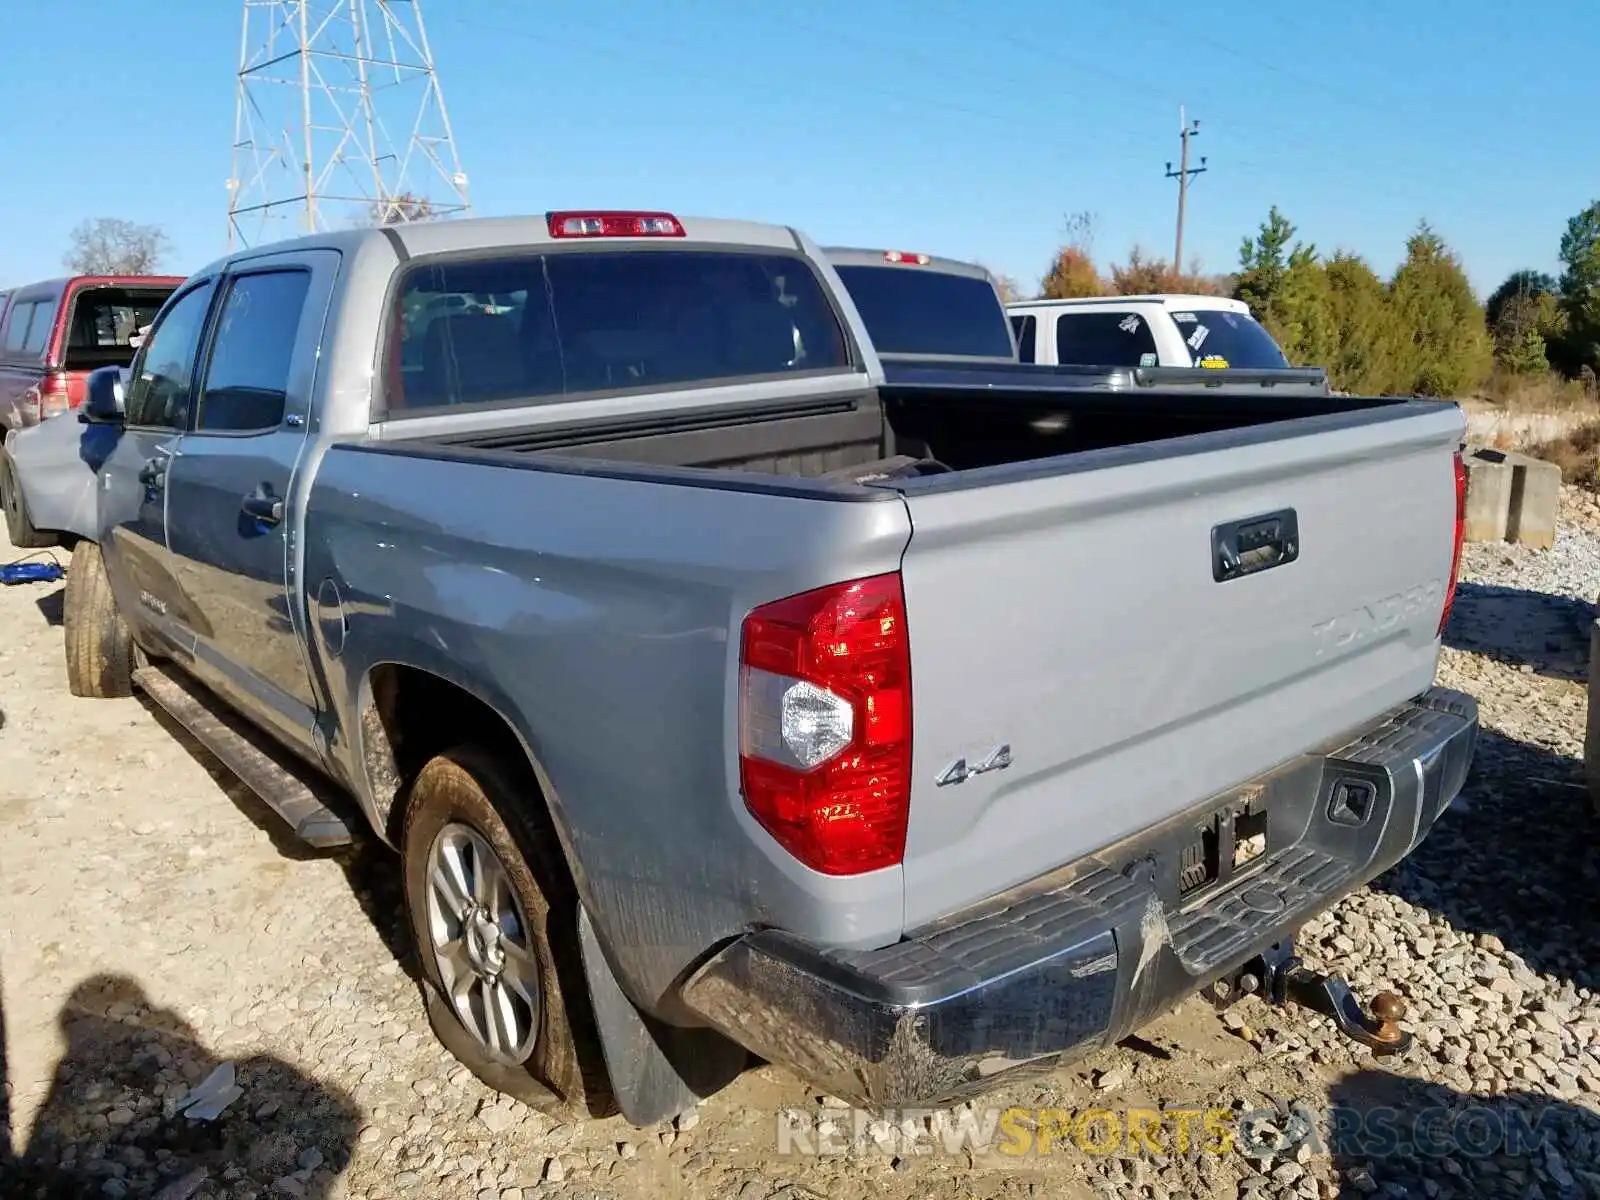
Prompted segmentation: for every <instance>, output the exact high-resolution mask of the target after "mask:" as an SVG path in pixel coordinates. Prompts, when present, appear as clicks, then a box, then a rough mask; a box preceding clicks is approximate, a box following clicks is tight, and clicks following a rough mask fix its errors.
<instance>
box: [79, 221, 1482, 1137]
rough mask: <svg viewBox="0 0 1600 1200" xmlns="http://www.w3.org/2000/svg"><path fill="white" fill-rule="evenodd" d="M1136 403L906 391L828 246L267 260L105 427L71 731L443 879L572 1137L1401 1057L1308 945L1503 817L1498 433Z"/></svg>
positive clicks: (927, 386) (458, 1035) (464, 1004)
mask: <svg viewBox="0 0 1600 1200" xmlns="http://www.w3.org/2000/svg"><path fill="white" fill-rule="evenodd" d="M1095 378H1096V376H1095V374H1094V372H1092V371H1084V370H1079V371H1076V372H1075V371H1073V370H1071V369H1068V368H1057V369H1051V368H1036V367H1028V366H1023V365H1021V364H1014V363H991V364H978V365H971V364H969V365H966V366H960V365H952V364H949V363H940V362H934V363H930V364H917V363H914V362H899V363H884V362H882V361H880V360H879V358H878V356H877V354H876V353H875V352H874V349H873V346H872V344H871V341H870V340H869V339H868V337H867V335H866V333H865V330H864V326H863V324H862V322H861V319H860V316H859V314H858V312H857V310H856V309H855V307H854V305H853V304H852V302H851V300H850V298H849V293H848V292H847V290H846V289H845V288H844V287H843V286H842V285H841V282H840V279H839V277H838V275H837V274H836V272H835V271H834V269H833V268H832V266H830V264H829V262H828V260H827V257H826V256H825V255H824V254H823V253H822V252H821V250H820V249H819V248H818V247H817V246H816V245H814V244H813V243H812V242H811V241H810V240H808V239H807V238H806V237H804V236H803V235H801V234H798V233H796V232H795V231H794V230H792V229H788V228H782V227H770V226H764V225H755V224H743V223H735V222H726V221H709V220H704V221H702V220H690V219H684V220H679V219H677V218H676V217H673V216H671V215H668V214H663V213H609V212H608V213H582V212H579V213H570V212H558V213H551V214H548V215H547V216H546V217H543V218H538V219H483V220H463V221H454V222H439V223H433V224H419V225H411V226H406V227H403V228H398V229H396V228H390V229H374V230H351V231H344V232H336V233H329V234H326V235H321V236H317V237H312V238H307V239H304V240H300V241H294V242H288V243H283V244H279V245H275V246H270V247H265V248H261V249H255V250H249V251H243V252H240V253H237V254H235V255H233V256H232V257H230V258H227V259H224V260H222V261H220V262H217V263H215V264H213V265H211V266H209V267H207V268H206V269H204V270H203V271H201V272H199V273H198V274H196V275H195V276H193V277H192V278H191V279H189V280H188V281H187V282H186V283H185V284H184V285H183V287H182V288H181V289H180V290H179V291H178V292H177V293H176V294H175V295H174V297H173V299H172V300H171V301H170V303H169V304H168V305H167V306H166V307H165V308H164V309H163V311H162V312H161V314H160V317H159V319H158V320H157V321H156V323H155V326H154V328H153V331H152V333H151V335H150V337H149V339H148V340H147V342H146V344H145V346H144V347H143V349H142V350H141V352H140V355H139V358H138V360H137V361H136V362H135V363H134V365H133V367H132V371H131V374H130V377H129V384H128V391H127V394H126V397H125V398H124V397H123V396H122V394H121V393H120V391H119V390H118V387H117V384H116V380H115V378H114V377H113V376H112V375H111V374H109V373H108V374H105V375H101V376H97V377H96V379H95V381H94V383H93V385H92V387H91V394H90V397H89V399H88V401H87V416H86V419H88V420H90V421H103V422H107V423H111V424H113V425H116V426H117V427H118V429H119V436H118V439H117V444H116V446H115V448H114V449H113V450H112V451H111V453H110V455H109V458H108V459H107V460H106V462H105V463H104V465H103V467H102V468H101V470H100V472H99V476H98V479H99V484H98V502H97V508H98V521H99V531H98V538H97V539H96V540H88V539H85V540H83V541H81V542H79V543H78V544H77V546H76V548H75V551H74V557H73V562H72V566H71V571H70V575H69V580H68V589H67V599H66V641H67V653H68V663H67V666H68V671H69V674H70V676H71V680H72V685H73V688H74V690H75V691H77V692H78V693H80V694H84V695H100V696H113V695H125V694H128V693H129V692H130V691H131V690H133V689H135V688H139V689H142V690H143V691H145V692H146V693H147V694H148V695H149V697H150V698H151V699H152V700H153V701H155V702H157V703H159V704H160V705H161V706H163V707H164V708H166V709H167V710H168V711H170V712H171V713H172V714H173V715H174V716H175V717H176V718H177V719H178V720H179V721H180V722H181V723H182V724H184V725H185V726H187V727H188V728H189V729H191V730H193V731H194V733H195V734H196V736H197V737H199V738H200V739H201V740H202V741H203V742H204V743H205V744H206V745H207V746H209V747H210V748H211V749H212V750H213V751H214V752H215V753H216V754H217V755H218V756H219V757H220V758H221V759H222V760H223V761H224V762H225V763H227V764H228V765H229V766H230V767H232V768H233V769H234V770H235V771H236V772H238V774H239V775H240V776H241V778H242V779H243V780H244V781H245V782H246V783H248V784H249V785H250V786H251V787H253V788H254V789H255V790H256V791H258V792H259V793H260V794H261V795H262V797H263V798H264V799H265V800H266V801H267V802H268V803H269V804H270V805H272V806H273V807H274V808H275V809H276V810H277V811H278V812H279V813H281V814H282V815H283V816H284V817H285V818H286V819H287V820H288V821H289V822H290V824H291V825H292V826H293V828H294V829H295V830H296V831H297V832H298V833H299V834H300V836H301V837H302V838H304V839H306V840H307V841H308V842H311V843H312V844H314V845H338V844H341V843H343V842H347V841H349V840H350V839H351V838H352V837H353V836H355V830H356V829H357V828H358V827H362V826H364V827H367V828H368V829H370V831H371V832H372V833H373V834H375V835H376V837H377V838H379V839H382V840H383V841H384V842H386V843H388V844H390V845H392V846H393V847H394V848H395V849H396V850H397V851H398V853H399V856H400V859H401V864H400V865H401V870H402V872H403V877H404V892H405V896H406V901H407V905H408V909H409V914H410V923H411V926H412V929H413V931H414V934H415V939H416V947H417V954H418V957H419V960H420V964H421V970H422V972H423V973H424V974H425V976H426V986H425V988H424V993H425V998H426V1001H427V1004H428V1008H429V1012H430V1015H431V1018H432V1022H433V1025H434V1028H435V1030H436V1031H437V1033H438V1035H439V1037H440V1038H441V1040H442V1041H443V1042H444V1043H445V1044H446V1045H447V1046H448V1047H449V1049H450V1050H451V1051H452V1052H453V1053H454V1054H455V1055H456V1056H457V1057H459V1058H460V1059H461V1060H462V1061H463V1062H464V1063H466V1064H467V1065H468V1066H470V1067H471V1068H472V1069H473V1070H474V1071H475V1072H477V1074H478V1075H479V1076H480V1077H481V1078H483V1079H484V1080H486V1081H487V1082H488V1083H490V1084H491V1085H492V1086H494V1087H497V1088H500V1089H501V1090H503V1091H506V1092H508V1093H512V1094H515V1095H517V1096H520V1097H522V1098H524V1099H527V1100H530V1101H532V1102H543V1103H562V1102H564V1103H571V1104H577V1105H588V1106H589V1107H590V1108H591V1109H602V1110H604V1109H607V1108H608V1107H609V1106H611V1105H612V1104H613V1103H614V1104H615V1105H616V1106H617V1107H620V1109H621V1111H622V1112H623V1113H624V1115H626V1116H627V1117H628V1118H629V1119H630V1120H633V1121H635V1122H639V1123H644V1122H649V1121H652V1120H656V1119H659V1118H660V1117H662V1116H663V1115H669V1114H671V1113H673V1112H676V1111H679V1110H681V1109H682V1108H683V1107H684V1106H686V1105H687V1104H689V1103H692V1102H693V1101H694V1099H695V1097H697V1096H704V1095H706V1094H709V1092H710V1091H712V1090H714V1089H715V1088H717V1087H719V1086H721V1085H723V1084H725V1083H726V1082H727V1081H728V1080H729V1079H731V1078H732V1077H733V1076H734V1075H735V1074H737V1072H738V1071H739V1070H740V1069H742V1067H743V1066H744V1065H745V1064H746V1063H747V1061H748V1055H749V1053H753V1054H755V1055H757V1056H760V1057H762V1058H765V1059H767V1060H770V1061H774V1062H777V1063H781V1064H787V1065H788V1066H789V1067H791V1068H792V1069H794V1070H795V1071H796V1072H798V1073H799V1074H800V1075H802V1076H804V1077H806V1078H808V1079H809V1080H811V1081H813V1082H814V1083H815V1084H817V1085H819V1086H821V1087H823V1088H826V1089H827V1090H829V1091H830V1092H832V1093H834V1094H836V1095H838V1096H840V1097H843V1098H846V1099H849V1100H852V1101H855V1102H857V1103H860V1104H862V1105H864V1106H869V1107H873V1108H875V1109H879V1110H881V1109H884V1108H889V1107H900V1106H906V1105H912V1104H927V1105H931V1104H941V1103H946V1102H950V1101H953V1100H956V1099H959V1098H962V1097H964V1096H967V1095H969V1094H972V1093H974V1092H976V1091H981V1090H983V1089H986V1088H990V1087H993V1086H995V1085H996V1084H997V1083H999V1082H1001V1081H1003V1080H1005V1079H1007V1078H1009V1077H1010V1074H1011V1073H1012V1072H1014V1071H1030V1070H1038V1069H1041V1068H1045V1067H1048V1066H1050V1065H1051V1064H1053V1063H1056V1062H1058V1061H1062V1060H1063V1059H1065V1058H1070V1057H1072V1056H1077V1055H1081V1054H1084V1053H1086V1052H1088V1051H1091V1050H1093V1049H1094V1048H1096V1047H1101V1046H1106V1045H1109V1044H1110V1043H1112V1042H1115V1041H1116V1040H1118V1039H1120V1038H1122V1037H1124V1036H1126V1035H1127V1034H1128V1033H1130V1032H1131V1031H1132V1030H1134V1029H1136V1028H1138V1027H1139V1026H1140V1025H1141V1024H1142V1023H1144V1022H1146V1021H1148V1020H1149V1019H1151V1018H1152V1017H1154V1016H1155V1015H1157V1014H1159V1013H1160V1012H1162V1011H1164V1010H1165V1009H1167V1008H1168V1007H1170V1006H1172V1005H1173V1004H1175V1003H1176V1002H1177V1001H1179V1000H1180V999H1182V998H1183V997H1185V996H1186V995H1189V994H1192V993H1194V992H1196V991H1198V990H1201V989H1203V988H1208V989H1210V991H1211V994H1212V995H1213V996H1214V997H1215V996H1220V995H1223V994H1224V993H1230V994H1232V995H1241V994H1248V993H1250V992H1251V991H1255V992H1257V994H1259V995H1260V996H1262V997H1265V998H1267V999H1276V1000H1283V999H1285V998H1287V999H1291V1000H1292V999H1301V1000H1304V1001H1305V1002H1307V1003H1312V1004H1313V1005H1314V1006H1316V1007H1319V1008H1321V1009H1322V1011H1325V1012H1327V1013H1328V1014H1329V1015H1330V1016H1331V1017H1332V1018H1333V1019H1334V1020H1336V1021H1338V1022H1339V1023H1340V1025H1341V1027H1344V1028H1346V1029H1347V1031H1349V1032H1352V1034H1353V1035H1354V1036H1357V1037H1362V1038H1365V1039H1367V1040H1368V1041H1369V1044H1372V1045H1374V1046H1375V1047H1393V1046H1396V1045H1399V1044H1402V1042H1403V1039H1404V1037H1405V1035H1404V1034H1403V1031H1400V1030H1398V1027H1397V1025H1396V1023H1395V1018H1396V1017H1397V1016H1398V1013H1397V1012H1396V1011H1395V1010H1394V1008H1393V1006H1392V1005H1391V1006H1389V1007H1388V1009H1387V1010H1382V1011H1380V1009H1382V1006H1379V1005H1378V1004H1377V1003H1376V1002H1374V1003H1373V1005H1372V1006H1371V1007H1372V1009H1373V1012H1374V1013H1376V1016H1374V1015H1372V1014H1371V1013H1368V1012H1367V1011H1366V1009H1364V1008H1363V1007H1362V1005H1361V1004H1360V1003H1359V1002H1357V1001H1355V1000H1354V998H1353V997H1351V996H1349V994H1348V990H1347V989H1343V988H1342V985H1340V984H1339V981H1338V980H1337V979H1331V978H1329V977H1325V976H1317V975H1316V974H1315V973H1314V972H1310V971H1308V970H1307V969H1306V968H1305V967H1303V966H1302V965H1300V964H1298V962H1297V961H1296V960H1295V958H1294V956H1293V954H1292V940H1291V939H1292V934H1293V932H1294V930H1295V929H1296V928H1297V927H1298V926H1299V925H1300V924H1301V923H1302V922H1304V921H1305V920H1306V919H1307V918H1308V917H1309V916H1311V915H1312V914H1314V913H1315V912H1317V911H1318V910H1319V909H1321V908H1323V907H1325V906H1326V905H1327V904H1329V903H1330V902H1331V901H1333V900H1334V899H1335V898H1336V897H1338V896H1339V895H1341V894H1342V893H1344V892H1346V891H1348V890H1350V889H1352V888H1355V887H1357V886H1359V885H1360V884H1362V883H1363V882H1365V881H1366V880H1368V879H1370V878H1371V877H1372V876H1374V875H1375V874H1377V873H1378V872H1380V871H1382V870H1384V869H1386V868H1388V867H1390V866H1391V865H1393V864H1394V863H1395V862H1397V861H1398V860H1399V859H1400V858H1402V857H1403V856H1404V855H1405V854H1406V853H1407V852H1408V851H1409V850H1410V849H1411V848H1412V847H1413V846H1415V845H1416V844H1417V843H1418V841H1419V840H1420V839H1422V838H1423V837H1424V836H1425V835H1426V834H1427V833H1428V831H1429V828H1430V827H1431V826H1432V824H1433V822H1434V820H1435V818H1436V817H1438V815H1439V813H1440V812H1441V811H1442V809H1443V808H1444V807H1445V806H1446V805H1447V804H1449V803H1450V801H1451V800H1452V798H1453V797H1454V796H1455V794H1456V792H1457V790H1458V789H1459V787H1460V786H1461V784H1462V781H1463V778H1464V776H1465V774H1466V772H1467V769H1468V764H1469V760H1470V758H1471V755H1472V748H1473V743H1474V737H1475V733H1476V729H1477V716H1476V707H1475V705H1474V703H1473V701H1472V700H1471V699H1470V698H1468V697H1465V696H1462V695H1459V694H1456V693H1453V692H1448V691H1443V690H1439V689H1436V688H1435V687H1434V675H1435V666H1436V661H1437V656H1438V653H1439V644H1440V642H1439V634H1440V629H1441V626H1442V622H1443V621H1444V619H1445V616H1446V614H1447V613H1448V611H1449V608H1450V604H1451V600H1452V597H1453V595H1454V590H1455V583H1454V581H1455V571H1456V560H1457V555H1458V554H1459V546H1460V539H1461V525H1460V512H1461V509H1460V505H1461V497H1462V473H1461V470H1460V465H1459V461H1458V460H1457V456H1456V453H1455V452H1456V450H1457V448H1458V445H1459V443H1460V440H1461V437H1462V431H1463V418H1462V415H1461V413H1460V411H1459V409H1458V408H1457V407H1456V406H1454V405H1452V404H1443V403H1432V402H1421V401H1413V400H1404V399H1356V398H1348V397H1334V396H1328V395H1323V394H1301V395H1283V394H1273V393H1272V392H1271V391H1270V389H1261V388H1252V387H1239V388H1221V389H1218V388H1205V389H1198V390H1194V391H1188V392H1184V393H1182V394H1181V395H1180V396H1178V397H1177V398H1176V399H1175V398H1174V397H1173V396H1169V395H1167V394H1165V393H1163V392H1161V391H1160V390H1159V389H1149V388H1143V389H1141V388H1134V389H1131V390H1116V389H1109V390H1108V389H1106V388H1103V387H1100V386H1098V385H1097V384H1096V383H1095V382H1094V380H1095ZM747 1052H748V1053H747Z"/></svg>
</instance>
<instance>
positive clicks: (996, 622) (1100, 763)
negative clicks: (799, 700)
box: [901, 404, 1463, 927]
mask: <svg viewBox="0 0 1600 1200" xmlns="http://www.w3.org/2000/svg"><path fill="white" fill-rule="evenodd" d="M1462 430H1463V419H1462V417H1461V414H1460V412H1459V410H1457V409H1455V408H1454V407H1452V406H1442V405H1416V404H1398V405H1397V406H1396V407H1395V408H1392V409H1379V410H1373V411H1369V412H1367V413H1365V414H1350V415H1346V416H1341V417H1332V418H1328V417H1318V418H1310V419H1305V420H1298V421H1291V422H1283V423H1279V424H1275V425H1268V426H1258V427H1256V428H1254V429H1247V430H1240V431H1234V432H1230V433H1222V434H1214V435H1211V434H1208V435H1203V436H1201V437H1195V438H1185V439H1178V440H1173V441H1167V442H1162V443H1152V444H1147V445H1143V446H1136V447H1129V448H1126V449H1119V450H1111V451H1103V452H1095V453H1090V454H1084V455H1079V456H1075V457H1064V458H1059V459H1051V460H1044V461H1036V462H1033V463H1022V464H1017V465H1015V466H1012V467H1000V468H993V469H990V470H983V471H974V472H966V473H961V474H958V475H950V476H943V477H940V476H934V477H931V478H929V479H926V480H919V481H915V482H912V483H909V484H906V485H904V486H903V487H902V488H901V491H902V493H903V494H904V496H905V498H906V503H907V506H908V508H909V510H910V513H911V520H912V526H913V533H912V538H911V542H910V544H909V546H908V548H907V550H906V553H905V557H904V562H903V565H902V573H903V579H904V586H905V596H906V605H907V628H908V630H909V632H910V642H911V680H912V689H913V730H914V733H913V785H912V797H911V814H910V826H909V830H908V835H907V845H906V855H905V886H906V913H905V923H906V925H907V927H915V926H917V925H918V924H921V923H924V922H926V921H928V920H931V919H933V918H936V917H938V916H941V915H944V914H947V913H950V912H952V911H954V910H957V909H959V908H961V907H963V906H964V905H966V904H969V903H971V902H974V901H976V900H979V899H982V898H984V897H987V896H990V895H993V894H994V893H996V892H998V891H1000V890H1002V889H1004V888H1007V887H1010V886H1012V885H1014V884H1017V883H1020V882H1022V881H1024V880H1027V879H1029V878H1032V877H1034V876H1036V875H1039V874H1041V873H1043V872H1045V871H1048V870H1050V869H1052V868H1055V867H1058V866H1061V865H1063V864H1066V863H1069V862H1072V861H1074V860H1076V859H1078V858H1080V857H1082V856H1084V855H1086V854H1089V853H1091V852H1093V851H1095V850H1097V849H1100V848H1102V847H1104V846H1107V845H1109V844H1110V843H1112V842H1115V841H1117V840H1120V839H1122V838H1124V837H1127V836H1129V835H1131V834H1133V833H1136V832H1138V831H1140V830H1142V829H1145V828H1147V827H1149V826H1151V825H1153V824H1155V823H1157V822H1159V821H1161V820H1162V819H1164V818H1166V817H1169V816H1172V815H1173V814H1175V813H1178V812H1180V811H1182V810H1184V809H1187V808H1190V807H1193V806H1195V805H1198V804H1201V803H1202V802H1203V801H1204V800H1205V799H1206V798H1207V797H1210V796H1213V795H1216V794H1218V793H1220V792H1223V791H1225V790H1227V789H1229V788H1231V787H1235V786H1237V785H1238V784H1241V783H1244V782H1246V781H1248V780H1250V779H1251V778H1253V777H1255V776H1256V775H1259V774H1261V773H1263V772H1265V771H1267V770H1270V769H1271V768H1273V767H1274V766H1277V765H1278V764H1280V763H1282V762H1285V761H1287V760H1289V759H1292V758H1294V757H1295V756H1297V755H1299V754H1301V753H1303V752H1305V751H1307V750H1310V749H1312V748H1314V747H1317V746H1319V745H1321V744H1323V743H1326V742H1327V741H1329V740H1330V739H1332V738H1336V737H1338V736H1339V735H1341V734H1342V733H1345V732H1347V731H1349V730H1351V729H1352V728H1354V727H1356V726H1358V725H1360V724H1362V723H1364V722H1366V721H1369V720H1371V719H1373V718H1375V717H1376V716H1377V715H1379V714H1380V713H1381V712H1382V711H1383V710H1384V709H1386V708H1387V707H1388V706H1390V705H1392V704H1396V703H1399V702H1401V701H1404V700H1406V699H1407V698H1409V697H1412V696H1414V695H1416V694H1417V693H1419V692H1421V691H1423V690H1424V689H1426V688H1427V687H1428V686H1429V685H1430V684H1431V683H1432V681H1433V677H1434V671H1435V667H1436V664H1437V657H1438V625H1439V618H1440V614H1441V609H1442V605H1443V603H1444V598H1445V593H1446V590H1447V587H1448V585H1449V581H1450V573H1451V567H1452V555H1453V549H1454V527H1455V519H1456V492H1455V477H1454V464H1453V451H1454V450H1455V449H1456V448H1457V446H1458V445H1459V442H1460V439H1461V435H1462ZM1241 522H1242V523H1243V530H1242V534H1241V535H1240V536H1239V537H1237V538H1235V539H1234V541H1235V544H1234V545H1233V547H1232V549H1231V550H1228V549H1222V548H1219V547H1217V546H1216V545H1215V543H1216V541H1217V538H1218V537H1219V536H1222V537H1223V538H1224V539H1225V540H1226V538H1227V537H1228V534H1229V529H1228V527H1229V526H1237V525H1238V523H1241ZM1275 537H1278V538H1279V539H1282V538H1288V539H1289V540H1290V541H1291V542H1293V543H1294V545H1293V547H1292V551H1291V553H1290V555H1288V556H1287V558H1288V560H1287V561H1284V562H1282V563H1280V564H1279V565H1276V566H1271V567H1268V568H1266V569H1260V568H1259V567H1258V568H1257V569H1255V570H1253V571H1248V573H1244V574H1242V575H1236V576H1235V577H1232V578H1226V579H1223V580H1220V581H1219V579H1218V578H1217V575H1218V573H1219V566H1218V563H1219V561H1221V560H1228V561H1234V559H1237V560H1239V561H1242V562H1243V563H1244V565H1245V566H1246V568H1249V567H1250V565H1251V564H1252V563H1253V562H1258V561H1271V560H1272V559H1273V558H1274V557H1275V556H1276V555H1278V554H1279V553H1280V551H1279V550H1276V549H1274V548H1273V545H1272V542H1273V539H1274V538H1275ZM1235 552H1236V553H1235ZM1222 573H1224V574H1226V572H1225V571H1224V572H1222ZM1002 747H1005V748H1007V749H1006V750H1004V751H1003V752H1002V750H1001V748H1002ZM1008 760H1009V761H1008ZM963 764H964V768H965V769H963ZM985 768H988V769H985Z"/></svg>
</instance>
